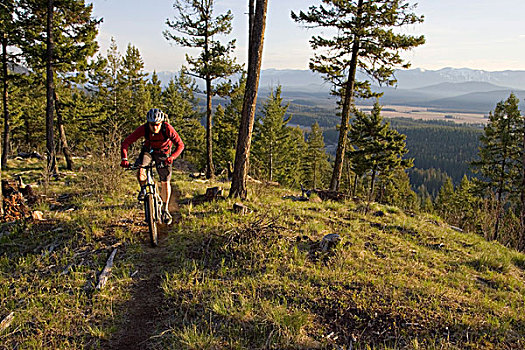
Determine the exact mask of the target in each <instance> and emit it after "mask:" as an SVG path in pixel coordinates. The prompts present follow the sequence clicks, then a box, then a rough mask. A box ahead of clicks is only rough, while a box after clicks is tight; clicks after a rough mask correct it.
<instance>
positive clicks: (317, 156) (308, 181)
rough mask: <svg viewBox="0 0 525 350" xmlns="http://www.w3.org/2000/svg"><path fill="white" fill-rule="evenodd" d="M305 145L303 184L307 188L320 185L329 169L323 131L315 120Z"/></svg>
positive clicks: (322, 183)
mask: <svg viewBox="0 0 525 350" xmlns="http://www.w3.org/2000/svg"><path fill="white" fill-rule="evenodd" d="M306 147H307V148H306V151H305V153H304V158H303V179H304V185H305V186H308V187H309V188H319V187H322V186H323V185H324V184H325V180H326V176H327V174H328V171H329V170H330V164H329V162H328V156H327V154H326V151H325V148H324V147H325V145H324V137H323V131H322V130H321V128H320V127H319V124H318V123H317V122H316V123H314V124H313V125H312V128H311V130H310V133H309V134H308V137H307V140H306Z"/></svg>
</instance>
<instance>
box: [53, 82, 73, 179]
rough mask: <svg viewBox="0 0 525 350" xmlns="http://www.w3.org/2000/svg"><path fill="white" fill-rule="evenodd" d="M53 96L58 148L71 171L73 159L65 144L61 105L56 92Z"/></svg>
mask: <svg viewBox="0 0 525 350" xmlns="http://www.w3.org/2000/svg"><path fill="white" fill-rule="evenodd" d="M53 96H54V97H55V110H56V112H57V126H58V133H59V136H60V146H61V147H62V152H64V157H65V158H66V167H67V170H73V158H72V156H71V151H70V150H69V146H68V144H67V137H66V130H65V129H64V123H63V119H62V113H61V105H60V101H59V100H58V96H57V92H56V90H55V91H54V94H53Z"/></svg>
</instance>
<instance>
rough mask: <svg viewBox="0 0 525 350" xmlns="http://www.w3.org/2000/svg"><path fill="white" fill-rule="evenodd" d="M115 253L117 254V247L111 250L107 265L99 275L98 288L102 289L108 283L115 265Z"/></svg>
mask: <svg viewBox="0 0 525 350" xmlns="http://www.w3.org/2000/svg"><path fill="white" fill-rule="evenodd" d="M115 254H117V248H115V249H113V251H112V252H111V255H110V256H109V258H108V261H107V262H106V266H105V267H104V269H103V270H102V272H101V273H100V276H99V277H98V284H97V286H96V289H98V290H101V289H102V288H104V286H105V285H106V282H107V281H108V278H109V275H110V274H111V268H112V267H113V259H115Z"/></svg>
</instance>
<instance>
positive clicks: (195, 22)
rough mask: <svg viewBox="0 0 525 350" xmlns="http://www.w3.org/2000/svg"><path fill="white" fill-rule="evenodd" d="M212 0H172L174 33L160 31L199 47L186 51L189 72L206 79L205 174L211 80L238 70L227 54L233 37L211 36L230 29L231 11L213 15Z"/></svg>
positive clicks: (185, 44)
mask: <svg viewBox="0 0 525 350" xmlns="http://www.w3.org/2000/svg"><path fill="white" fill-rule="evenodd" d="M213 5H214V0H176V1H175V3H174V5H173V7H174V9H175V12H176V14H175V18H174V20H169V19H168V20H167V21H166V24H167V25H168V26H169V27H170V28H171V29H173V30H174V31H175V32H177V33H178V35H177V34H172V33H171V32H170V31H169V30H166V31H164V36H165V37H166V39H168V40H173V41H174V42H175V43H176V44H178V45H180V46H183V47H190V48H198V49H201V50H202V51H201V53H200V55H199V56H198V57H190V56H189V55H186V60H187V61H188V64H189V72H190V74H192V75H194V76H196V77H198V78H200V79H204V81H205V82H206V159H207V160H206V163H207V167H206V177H207V178H211V177H213V176H214V173H215V166H214V164H213V146H212V140H213V135H212V97H213V95H214V94H215V91H214V88H213V86H212V83H213V81H214V80H215V79H218V78H225V77H228V76H230V75H232V74H234V73H236V72H239V71H240V69H241V67H240V66H239V65H238V64H236V63H235V59H234V58H231V57H230V55H231V53H232V51H233V49H234V48H235V40H231V41H229V42H228V43H227V44H226V45H224V44H222V43H221V42H220V41H219V40H216V39H215V38H216V37H217V36H218V35H228V34H230V33H231V30H232V25H231V22H232V20H233V15H232V13H231V11H227V12H226V13H225V14H222V15H219V16H217V17H215V16H214V14H213Z"/></svg>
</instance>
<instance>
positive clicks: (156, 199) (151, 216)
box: [128, 161, 162, 247]
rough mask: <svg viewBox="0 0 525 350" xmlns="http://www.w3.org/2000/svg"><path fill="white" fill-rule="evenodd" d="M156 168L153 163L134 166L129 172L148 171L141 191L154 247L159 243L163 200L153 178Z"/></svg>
mask: <svg viewBox="0 0 525 350" xmlns="http://www.w3.org/2000/svg"><path fill="white" fill-rule="evenodd" d="M154 167H155V161H153V162H151V164H150V165H147V166H145V167H139V166H132V167H130V168H128V169H129V170H137V169H139V168H144V169H146V183H145V184H144V185H143V186H142V187H141V189H140V190H141V191H144V193H145V195H144V200H143V202H144V216H145V217H146V223H147V224H148V228H149V237H150V243H151V246H152V247H156V246H157V245H158V243H159V237H158V232H157V224H161V223H162V198H160V194H159V191H158V189H157V184H156V183H155V178H154V176H153V168H154Z"/></svg>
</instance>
